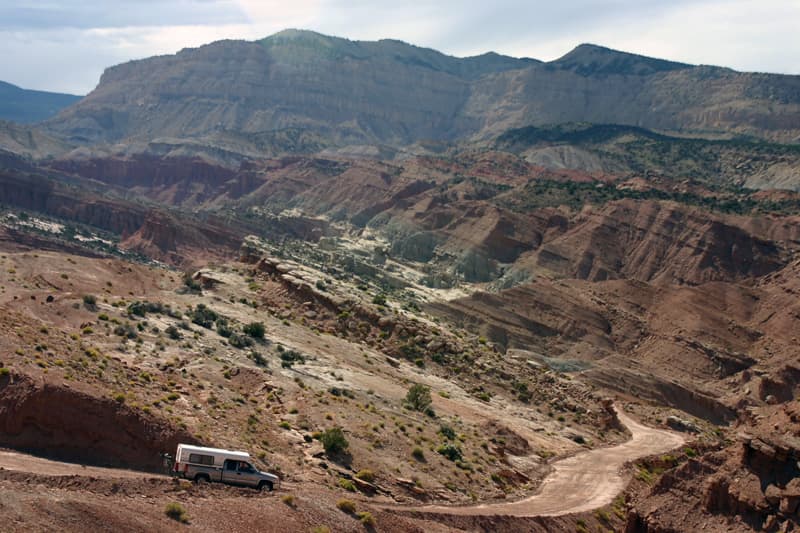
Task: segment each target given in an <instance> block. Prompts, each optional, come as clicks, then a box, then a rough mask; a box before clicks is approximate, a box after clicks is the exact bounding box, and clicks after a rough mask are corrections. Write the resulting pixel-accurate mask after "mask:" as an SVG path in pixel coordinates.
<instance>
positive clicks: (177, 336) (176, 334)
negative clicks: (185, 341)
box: [164, 326, 183, 341]
mask: <svg viewBox="0 0 800 533" xmlns="http://www.w3.org/2000/svg"><path fill="white" fill-rule="evenodd" d="M164 333H166V334H167V335H168V336H169V338H170V339H172V340H174V341H178V340H181V339H182V338H183V335H181V332H180V331H178V328H176V327H175V326H168V327H167V329H165V330H164Z"/></svg>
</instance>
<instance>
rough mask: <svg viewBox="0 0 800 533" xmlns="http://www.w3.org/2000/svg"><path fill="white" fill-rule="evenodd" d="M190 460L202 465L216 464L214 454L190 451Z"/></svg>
mask: <svg viewBox="0 0 800 533" xmlns="http://www.w3.org/2000/svg"><path fill="white" fill-rule="evenodd" d="M189 462H190V463H195V464H200V465H213V464H214V456H213V455H202V454H199V453H190V454H189Z"/></svg>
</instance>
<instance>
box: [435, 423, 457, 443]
mask: <svg viewBox="0 0 800 533" xmlns="http://www.w3.org/2000/svg"><path fill="white" fill-rule="evenodd" d="M439 434H440V435H441V436H442V437H444V438H446V439H448V440H454V439H455V438H456V431H455V430H454V429H453V428H452V427H450V426H449V425H447V424H442V425H441V427H439Z"/></svg>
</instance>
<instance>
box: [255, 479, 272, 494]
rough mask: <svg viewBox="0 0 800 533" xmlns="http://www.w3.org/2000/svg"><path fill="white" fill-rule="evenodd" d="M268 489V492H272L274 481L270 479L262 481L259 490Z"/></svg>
mask: <svg viewBox="0 0 800 533" xmlns="http://www.w3.org/2000/svg"><path fill="white" fill-rule="evenodd" d="M264 489H266V490H267V491H268V492H272V482H270V481H261V482H259V484H258V490H261V491H263V490H264Z"/></svg>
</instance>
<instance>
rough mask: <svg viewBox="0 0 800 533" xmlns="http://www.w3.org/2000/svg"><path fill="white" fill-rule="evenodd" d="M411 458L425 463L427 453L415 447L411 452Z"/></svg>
mask: <svg viewBox="0 0 800 533" xmlns="http://www.w3.org/2000/svg"><path fill="white" fill-rule="evenodd" d="M411 457H413V458H414V459H416V460H417V461H424V460H425V452H424V451H422V448H420V447H419V446H416V447H414V449H413V450H411Z"/></svg>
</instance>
